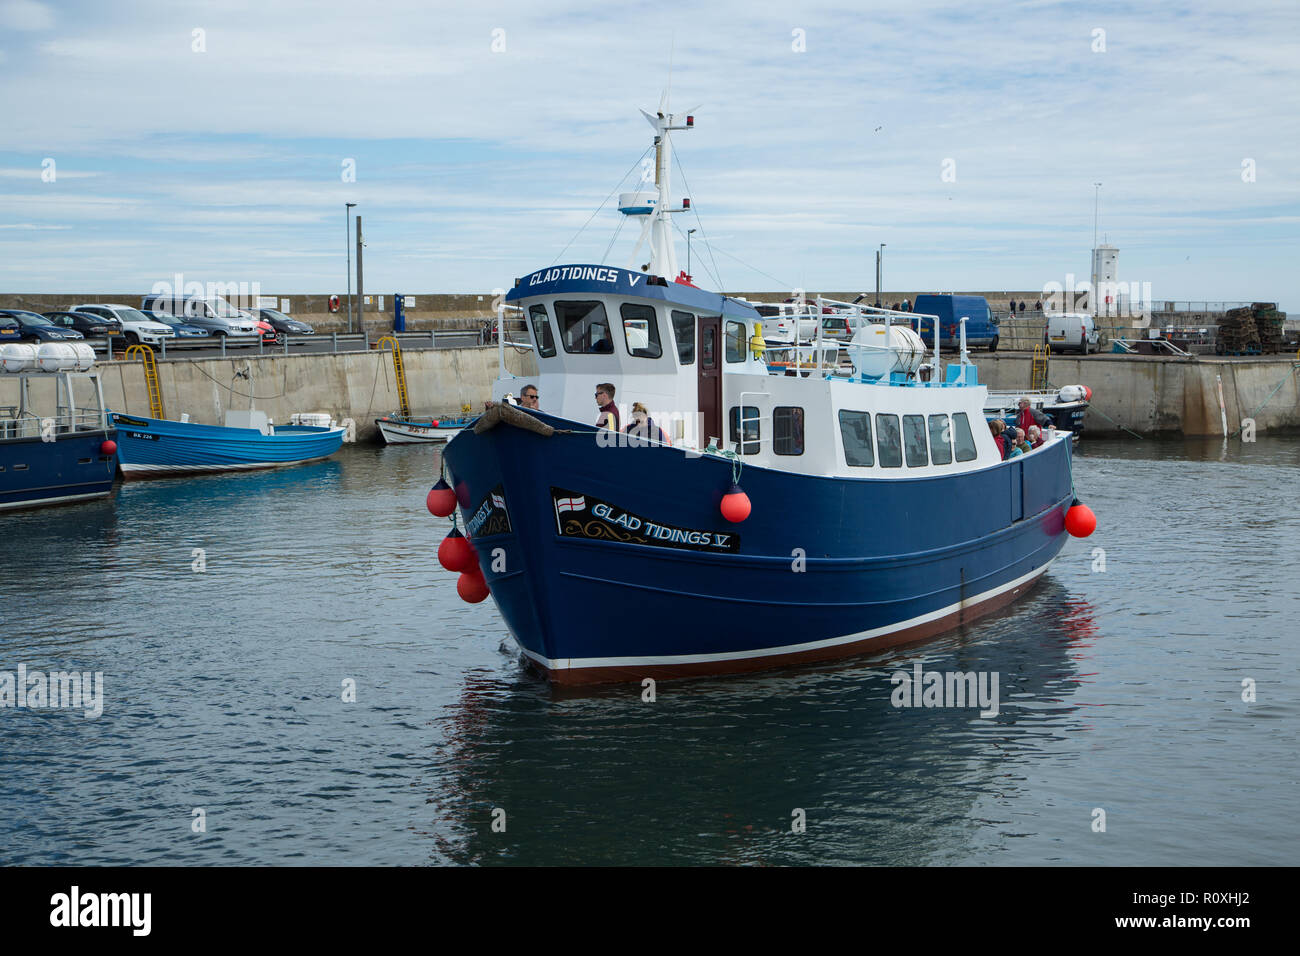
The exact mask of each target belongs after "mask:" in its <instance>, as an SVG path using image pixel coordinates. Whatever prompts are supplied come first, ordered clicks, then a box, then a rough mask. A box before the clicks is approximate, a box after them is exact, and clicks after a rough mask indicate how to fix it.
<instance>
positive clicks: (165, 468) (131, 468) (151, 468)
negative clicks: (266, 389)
mask: <svg viewBox="0 0 1300 956" xmlns="http://www.w3.org/2000/svg"><path fill="white" fill-rule="evenodd" d="M328 457H329V455H317V456H316V457H315V458H299V459H297V460H296V461H262V462H250V463H248V464H239V465H142V464H135V465H127V464H124V463H123V462H121V461H119V462H118V467H119V468H121V469H122V474H124V475H134V474H139V473H141V472H163V473H166V472H183V471H250V470H252V469H255V468H284V467H285V466H287V465H301V464H304V463H306V462H309V461H320V460H321V459H323V458H328Z"/></svg>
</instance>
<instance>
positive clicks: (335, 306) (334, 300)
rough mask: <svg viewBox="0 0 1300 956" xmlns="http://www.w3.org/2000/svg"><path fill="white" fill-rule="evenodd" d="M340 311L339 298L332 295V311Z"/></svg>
mask: <svg viewBox="0 0 1300 956" xmlns="http://www.w3.org/2000/svg"><path fill="white" fill-rule="evenodd" d="M338 310H339V297H338V296H336V295H332V296H330V311H331V312H337V311H338Z"/></svg>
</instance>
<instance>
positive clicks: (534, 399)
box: [519, 385, 541, 411]
mask: <svg viewBox="0 0 1300 956" xmlns="http://www.w3.org/2000/svg"><path fill="white" fill-rule="evenodd" d="M539 398H540V396H539V395H538V392H537V386H536V385H525V386H524V387H523V388H522V389H520V391H519V404H520V406H521V407H523V408H531V409H534V410H537V411H540V410H541V406H540V405H539V404H538V401H539Z"/></svg>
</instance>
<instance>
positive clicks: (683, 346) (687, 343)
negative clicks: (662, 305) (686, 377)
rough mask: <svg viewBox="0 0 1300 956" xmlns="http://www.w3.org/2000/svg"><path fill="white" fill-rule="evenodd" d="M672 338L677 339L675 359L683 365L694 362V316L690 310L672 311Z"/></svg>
mask: <svg viewBox="0 0 1300 956" xmlns="http://www.w3.org/2000/svg"><path fill="white" fill-rule="evenodd" d="M672 320H673V338H675V339H676V340H677V361H679V362H681V363H682V364H683V365H694V364H695V316H694V315H692V314H691V313H690V312H678V311H677V310H676V309H674V310H673V313H672Z"/></svg>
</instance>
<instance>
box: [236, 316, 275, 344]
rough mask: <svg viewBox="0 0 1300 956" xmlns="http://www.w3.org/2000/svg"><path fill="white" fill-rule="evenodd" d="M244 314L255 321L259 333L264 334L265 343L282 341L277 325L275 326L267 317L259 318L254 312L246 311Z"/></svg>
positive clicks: (263, 340)
mask: <svg viewBox="0 0 1300 956" xmlns="http://www.w3.org/2000/svg"><path fill="white" fill-rule="evenodd" d="M244 314H245V315H247V316H248V317H249V318H250V319H252V320H253V323H254V324H255V325H256V326H257V332H258V334H259V335H261V336H262V342H263V343H266V344H279V343H280V341H281V339H280V333H278V332H276V331H275V326H273V325H272V324H271V323H270V322H268V321H266V319H259V318H258V317H257V316H256V315H254V314H253V313H252V312H246V313H244Z"/></svg>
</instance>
